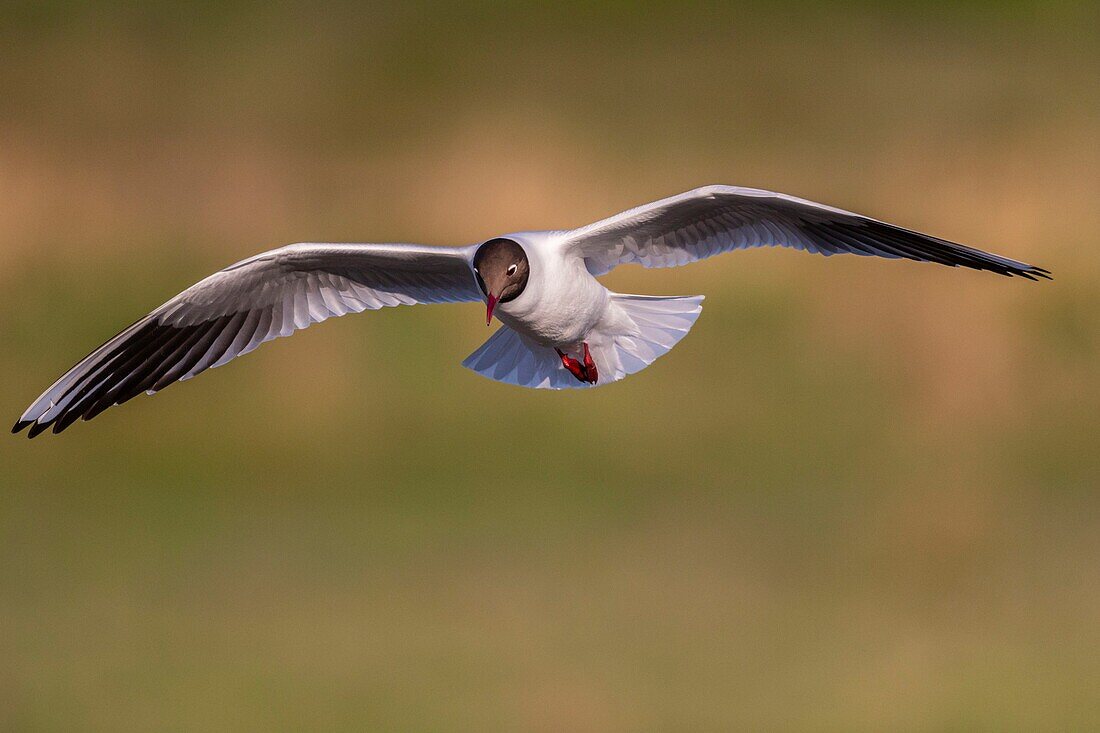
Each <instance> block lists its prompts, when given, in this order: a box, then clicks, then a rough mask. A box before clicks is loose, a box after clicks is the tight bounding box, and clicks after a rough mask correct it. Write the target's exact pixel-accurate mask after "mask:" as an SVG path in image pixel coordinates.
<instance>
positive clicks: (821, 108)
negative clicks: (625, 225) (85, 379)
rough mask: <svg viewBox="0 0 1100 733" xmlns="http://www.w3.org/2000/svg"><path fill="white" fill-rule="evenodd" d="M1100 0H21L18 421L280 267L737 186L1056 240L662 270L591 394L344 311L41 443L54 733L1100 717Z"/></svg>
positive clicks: (19, 570)
mask: <svg viewBox="0 0 1100 733" xmlns="http://www.w3.org/2000/svg"><path fill="white" fill-rule="evenodd" d="M1098 29H1100V22H1098V13H1097V11H1096V8H1095V5H1094V4H1092V3H1072V2H1055V3H1047V2H1043V3H1039V2H1036V3H1031V2H1014V3H1009V4H1004V5H1002V4H998V3H992V2H968V3H963V4H957V3H944V4H932V5H928V4H925V3H917V2H913V3H909V2H893V3H885V4H880V3H844V4H828V5H822V4H819V3H785V4H780V5H770V4H763V3H759V4H749V5H740V6H726V5H721V6H712V5H706V4H686V5H685V4H682V3H667V4H647V5H635V4H632V3H627V2H615V3H605V4H601V5H599V7H595V8H593V7H590V6H589V5H588V4H585V3H579V2H578V3H565V4H558V5H556V6H555V7H554V9H553V10H550V9H546V8H542V7H539V6H534V5H532V6H520V5H511V4H509V5H505V4H498V3H492V2H480V3H463V4H461V5H436V4H424V3H401V4H399V5H398V4H395V5H392V6H389V7H384V6H376V7H372V8H364V7H359V6H358V5H357V4H351V3H347V4H338V5H330V6H327V7H323V8H322V7H315V6H304V5H302V6H297V5H292V4H285V3H259V2H257V3H248V2H234V3H221V2H206V3H198V4H193V5H188V6H186V7H182V6H177V5H176V4H175V3H167V2H163V3H140V4H139V3H123V2H116V3H83V2H73V3H69V2H46V3H41V2H34V3H14V4H13V3H4V4H3V5H0V292H2V293H3V295H2V298H3V314H2V316H0V344H2V347H0V374H2V376H3V378H2V379H0V413H2V414H3V415H6V416H7V419H8V420H10V421H14V420H15V418H16V417H17V416H18V415H19V414H20V413H21V412H22V410H23V409H24V408H25V406H26V405H27V404H28V403H29V402H30V401H31V400H32V399H33V398H34V397H35V396H36V395H37V394H38V393H39V392H40V391H41V390H42V389H43V388H45V386H46V385H47V384H49V383H50V382H51V381H52V380H53V379H54V378H55V377H56V376H57V375H58V374H60V373H61V372H62V371H63V370H64V369H65V368H67V367H68V366H70V365H71V364H72V363H73V362H74V361H75V360H76V359H77V358H78V357H80V356H81V355H82V354H84V353H86V352H87V351H88V350H90V349H91V348H92V347H94V346H95V345H97V344H98V343H100V342H101V341H103V340H104V339H105V338H106V337H108V336H110V335H111V334H112V333H114V332H115V331H116V330H118V329H119V328H120V327H121V326H123V325H125V324H127V323H130V322H131V321H133V320H134V319H135V318H136V317H138V316H140V315H141V314H143V313H145V312H147V311H148V310H150V309H151V308H152V307H154V306H156V305H157V304H159V303H160V302H162V301H163V300H165V299H166V298H167V297H169V296H171V295H172V294H174V293H176V292H178V291H179V290H181V289H182V288H184V287H186V286H187V285H189V284H190V283H192V282H194V281H195V280H197V279H199V278H201V277H202V276H204V275H206V274H208V273H210V272H211V271H213V270H215V269H217V268H219V267H222V266H224V265H226V264H228V263H230V262H233V261H236V260H238V259H241V258H243V257H245V256H248V255H250V254H253V253H255V252H257V251H260V250H263V249H267V248H270V247H273V246H277V245H279V244H283V243H287V242H293V241H302V240H313V241H326V240H329V241H346V240H351V241H364V240H365V241H372V240H373V241H417V242H429V243H438V244H466V243H470V242H476V241H479V240H481V239H484V238H487V237H489V236H492V235H495V234H498V233H501V232H507V231H511V230H516V229H528V228H565V227H572V226H577V225H580V224H583V223H587V222H589V221H591V220H594V219H597V218H601V217H603V216H606V215H609V214H611V213H614V212H616V211H618V210H621V209H623V208H627V207H629V206H633V205H636V204H639V203H641V202H644V201H648V200H652V199H655V198H658V197H661V196H665V195H669V194H672V193H676V192H679V191H682V190H686V189H689V188H693V187H695V186H698V185H703V184H708V183H729V184H739V185H750V186H757V187H764V188H773V189H778V190H782V191H786V192H789V193H793V194H796V195H801V196H804V197H807V198H812V199H816V200H821V201H825V202H828V203H831V204H833V205H837V206H841V207H844V208H849V209H854V210H856V211H861V212H864V213H868V214H871V215H873V216H877V217H880V218H884V219H887V220H890V221H893V222H896V223H899V224H902V225H904V226H909V227H912V228H916V229H920V230H923V231H928V232H930V233H934V234H937V235H940V236H943V237H947V238H950V239H954V240H956V241H961V242H964V243H968V244H972V245H974V246H978V247H984V248H987V249H990V250H993V251H996V252H999V253H1001V254H1005V255H1008V256H1011V257H1016V258H1019V259H1023V260H1026V261H1029V262H1033V263H1035V264H1038V265H1041V266H1044V267H1047V268H1049V269H1051V270H1052V271H1053V272H1054V275H1055V278H1056V279H1055V280H1054V282H1051V283H1046V282H1044V283H1029V282H1025V281H1021V280H1009V279H1007V278H999V277H996V276H993V275H989V274H985V273H976V272H970V271H963V270H951V269H947V268H942V267H935V266H931V265H923V266H922V265H918V264H914V263H907V262H892V261H882V260H870V259H865V258H856V257H834V258H830V259H827V260H826V259H824V258H818V257H812V256H810V255H806V254H802V253H798V252H792V251H753V252H743V253H737V254H735V255H730V256H728V257H721V258H718V259H715V260H710V261H708V262H706V263H702V264H697V265H694V266H692V267H688V268H679V269H676V270H665V271H655V270H648V271H647V270H642V269H639V268H622V269H620V270H619V271H617V272H615V273H612V274H611V275H610V276H609V277H607V278H606V282H607V284H608V285H609V286H610V287H612V288H613V289H615V290H619V291H624V292H639V293H653V294H694V293H703V294H706V296H707V301H706V304H705V307H704V310H703V315H702V316H701V318H700V320H699V322H698V323H697V325H696V327H695V329H694V330H693V332H692V333H691V335H690V336H689V337H688V338H687V339H685V340H684V341H683V342H682V343H681V344H680V345H679V346H678V347H677V348H676V349H675V350H674V351H673V352H672V353H671V354H669V355H668V356H666V357H664V358H662V359H661V360H660V361H659V362H657V363H656V364H655V365H654V366H652V367H650V368H649V369H647V370H646V371H644V372H643V373H641V374H638V375H636V376H633V377H631V378H630V379H628V380H626V381H624V382H622V383H619V384H615V385H613V386H610V387H607V388H604V389H599V390H596V391H590V392H585V393H562V394H559V393H546V392H535V391H526V390H521V389H518V388H512V387H508V386H503V385H499V384H495V383H492V382H490V381H487V380H484V379H482V378H480V377H478V376H477V375H475V374H473V373H472V372H469V371H467V370H464V369H462V368H461V367H460V366H459V362H460V361H461V360H462V358H464V357H465V356H466V355H467V354H468V353H469V352H471V351H473V350H474V349H475V348H476V347H477V346H478V345H480V343H481V342H482V341H483V340H484V339H485V338H486V337H487V335H488V331H487V330H486V328H485V327H484V325H483V322H482V317H483V309H482V307H481V306H479V305H477V304H468V305H461V306H449V307H444V306H430V307H422V308H403V309H392V310H386V311H384V312H379V313H368V314H363V315H360V316H356V317H349V318H344V319H340V320H337V321H333V322H329V323H325V324H323V325H320V326H317V327H315V328H312V329H310V330H309V331H307V332H305V333H301V334H298V335H296V336H295V337H294V338H293V339H287V340H280V341H277V342H275V343H272V344H268V345H267V346H265V347H264V348H263V349H261V350H260V351H259V352H257V354H256V355H254V356H249V357H248V358H247V359H242V360H240V361H236V362H234V363H233V364H232V365H230V366H228V367H226V368H224V369H219V370H217V371H216V372H213V373H212V374H211V375H209V376H203V377H202V378H201V379H197V380H195V381H194V382H190V383H188V384H187V385H186V386H179V387H173V388H172V389H170V390H167V391H166V392H165V393H163V394H161V395H158V396H157V397H156V398H154V399H149V398H146V397H140V398H138V399H136V400H134V401H133V402H132V403H129V404H127V405H125V406H123V407H121V408H117V409H114V410H111V411H109V412H107V413H106V414H104V415H103V416H101V417H100V418H98V419H97V420H96V421H95V422H93V423H89V424H77V425H76V426H74V427H73V428H72V429H71V430H70V431H68V432H66V433H65V434H64V435H63V436H60V437H54V436H49V435H47V436H43V437H42V438H40V439H38V440H35V441H33V442H28V441H26V440H24V439H22V437H21V436H20V437H19V438H16V437H6V438H3V439H2V440H0V728H3V729H4V730H65V731H72V730H82V731H91V730H104V731H123V730H143V731H144V730H279V729H288V730H339V729H344V730H379V729H386V730H497V729H506V730H546V731H563V730H593V731H619V730H623V731H635V730H662V731H663V730H733V729H755V730H949V729H958V730H974V729H989V730H1028V731H1035V730H1083V729H1087V728H1095V727H1098V726H1100V695H1098V694H1097V679H1100V569H1098V568H1100V563H1098V557H1100V532H1098V531H1097V529H1098V523H1100V512H1098V509H1100V494H1098V491H1097V490H1098V488H1100V373H1098V369H1100V288H1098V287H1097V283H1098V278H1100V254H1098V247H1097V245H1098V239H1100V205H1098V204H1097V201H1098V199H1100V174H1098V171H1100V143H1098V133H1100V112H1098V110H1100V84H1098V81H1097V79H1098V75H1097V71H1098V70H1100V30H1098Z"/></svg>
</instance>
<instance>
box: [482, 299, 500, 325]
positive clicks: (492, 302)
mask: <svg viewBox="0 0 1100 733" xmlns="http://www.w3.org/2000/svg"><path fill="white" fill-rule="evenodd" d="M499 302H500V296H498V295H493V294H492V293H489V300H488V304H487V306H486V308H485V325H486V326H489V325H492V323H493V309H494V308H496V307H497V303H499Z"/></svg>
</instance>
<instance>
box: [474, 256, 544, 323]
mask: <svg viewBox="0 0 1100 733" xmlns="http://www.w3.org/2000/svg"><path fill="white" fill-rule="evenodd" d="M530 274H531V265H530V263H529V262H528V261H527V253H526V252H524V251H523V247H520V246H519V244H518V243H516V242H513V241H512V240H511V239H490V240H489V241H488V242H486V243H485V244H483V245H481V246H480V247H478V248H477V252H475V253H474V275H475V276H476V277H477V285H478V287H479V288H481V292H482V293H483V294H484V295H485V303H486V308H485V325H486V326H488V325H489V324H490V323H492V321H493V310H494V309H495V308H496V307H497V304H498V303H507V302H508V301H510V300H515V299H516V298H518V297H519V294H520V293H522V292H523V289H524V288H525V287H527V277H528V275H530Z"/></svg>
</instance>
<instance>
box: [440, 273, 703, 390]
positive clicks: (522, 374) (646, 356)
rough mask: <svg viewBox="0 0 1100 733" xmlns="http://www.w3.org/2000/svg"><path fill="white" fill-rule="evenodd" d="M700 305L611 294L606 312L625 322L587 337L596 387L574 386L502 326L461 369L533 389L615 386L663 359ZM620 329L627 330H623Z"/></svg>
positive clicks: (546, 357)
mask: <svg viewBox="0 0 1100 733" xmlns="http://www.w3.org/2000/svg"><path fill="white" fill-rule="evenodd" d="M702 302H703V296H702V295H691V296H679V297H670V298H666V297H660V296H649V295H623V294H619V293H612V294H611V305H610V307H611V308H615V309H618V313H617V314H616V315H617V316H624V315H625V316H626V318H621V317H619V318H611V319H607V320H608V321H609V322H617V323H619V324H620V325H619V326H617V327H616V328H615V329H614V330H613V331H608V332H605V331H604V330H603V329H601V328H600V327H597V328H596V329H595V330H593V332H592V333H591V334H589V337H588V341H587V343H588V346H589V349H590V350H591V353H592V358H593V360H594V361H595V362H596V367H597V369H599V374H600V378H599V382H597V384H596V385H589V384H586V383H584V382H581V381H578V380H577V379H576V378H575V377H574V376H573V375H572V374H570V373H569V371H568V370H566V369H565V367H563V366H562V363H561V359H560V358H559V357H558V355H557V353H556V352H555V351H554V349H552V348H550V347H547V346H542V345H541V344H537V343H535V342H533V341H531V340H529V339H527V338H525V337H523V336H521V335H520V334H518V333H516V332H515V331H513V330H512V329H510V328H508V327H507V326H502V327H501V328H499V329H498V330H497V331H496V333H494V334H493V335H492V336H490V337H489V340H488V341H486V342H485V343H484V344H482V345H481V347H480V348H479V349H478V350H477V351H475V352H474V353H472V354H470V356H468V357H467V358H466V360H465V361H463V362H462V366H464V367H467V368H468V369H472V370H474V371H475V372H477V373H478V374H480V375H482V376H484V377H488V378H489V379H495V380H496V381H498V382H506V383H508V384H517V385H519V386H521V387H534V388H537V389H565V388H570V387H590V386H599V385H601V384H608V383H610V382H617V381H618V380H620V379H622V378H623V377H625V376H627V375H628V374H633V373H635V372H640V371H641V370H642V369H645V368H646V367H647V366H649V365H650V364H652V363H653V362H654V361H656V359H657V357H659V356H663V355H664V354H667V353H668V352H669V350H670V349H671V348H672V347H673V346H675V345H676V344H677V343H678V342H679V341H680V339H682V338H683V337H684V336H686V335H687V333H688V331H690V330H691V327H692V326H693V325H694V324H695V319H696V318H698V317H699V313H700V312H702V309H703V306H702ZM622 323H626V324H627V325H626V326H625V327H623V326H622V325H621V324H622ZM574 356H579V355H577V354H575V355H574Z"/></svg>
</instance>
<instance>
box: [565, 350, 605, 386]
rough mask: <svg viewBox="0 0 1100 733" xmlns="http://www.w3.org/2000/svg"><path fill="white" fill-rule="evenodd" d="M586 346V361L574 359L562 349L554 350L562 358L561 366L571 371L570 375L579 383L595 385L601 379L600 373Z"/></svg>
mask: <svg viewBox="0 0 1100 733" xmlns="http://www.w3.org/2000/svg"><path fill="white" fill-rule="evenodd" d="M583 345H584V357H583V359H584V361H583V362H582V361H580V360H579V359H574V358H573V357H572V356H570V355H569V354H566V353H565V352H564V351H562V350H561V349H554V351H556V352H558V356H560V357H561V365H562V366H563V367H565V368H566V369H568V370H569V373H570V374H572V375H573V376H574V377H576V378H577V381H578V382H584V383H586V384H595V383H596V380H598V379H599V378H600V375H599V372H598V371H597V370H596V362H594V361H593V360H592V354H591V353H590V352H589V351H588V344H587V343H585V344H583Z"/></svg>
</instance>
